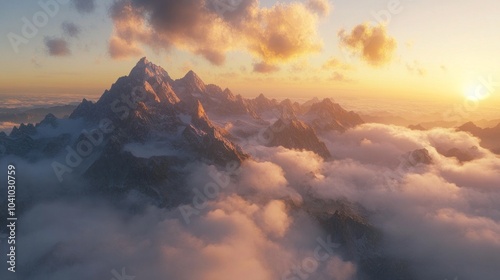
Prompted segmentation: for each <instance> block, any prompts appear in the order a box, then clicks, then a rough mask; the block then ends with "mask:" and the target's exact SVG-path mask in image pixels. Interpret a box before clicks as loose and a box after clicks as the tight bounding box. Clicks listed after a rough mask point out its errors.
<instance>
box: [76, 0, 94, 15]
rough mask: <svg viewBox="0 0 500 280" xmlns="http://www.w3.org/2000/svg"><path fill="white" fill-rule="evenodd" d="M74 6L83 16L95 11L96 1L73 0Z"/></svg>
mask: <svg viewBox="0 0 500 280" xmlns="http://www.w3.org/2000/svg"><path fill="white" fill-rule="evenodd" d="M73 4H74V5H75V8H76V10H77V11H78V12H79V13H81V14H88V13H92V12H93V11H94V10H95V0H73Z"/></svg>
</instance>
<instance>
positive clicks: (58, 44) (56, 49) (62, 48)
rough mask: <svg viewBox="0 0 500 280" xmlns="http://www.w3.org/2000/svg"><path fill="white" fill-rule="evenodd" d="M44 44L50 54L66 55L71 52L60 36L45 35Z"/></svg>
mask: <svg viewBox="0 0 500 280" xmlns="http://www.w3.org/2000/svg"><path fill="white" fill-rule="evenodd" d="M45 46H46V47H47V52H48V53H49V55H51V56H68V55H70V54H71V50H70V49H69V46H68V42H67V41H66V40H64V39H62V38H49V37H45Z"/></svg>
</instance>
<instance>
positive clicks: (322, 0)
mask: <svg viewBox="0 0 500 280" xmlns="http://www.w3.org/2000/svg"><path fill="white" fill-rule="evenodd" d="M307 7H308V8H309V9H310V10H311V11H313V12H316V13H318V14H319V15H321V16H327V15H328V14H329V13H330V3H329V2H328V0H308V1H307Z"/></svg>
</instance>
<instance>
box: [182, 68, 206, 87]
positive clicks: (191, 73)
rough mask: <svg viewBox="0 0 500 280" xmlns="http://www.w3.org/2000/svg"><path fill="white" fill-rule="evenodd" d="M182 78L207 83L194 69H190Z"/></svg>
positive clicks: (197, 82)
mask: <svg viewBox="0 0 500 280" xmlns="http://www.w3.org/2000/svg"><path fill="white" fill-rule="evenodd" d="M182 80H185V81H190V82H195V83H196V84H200V83H201V84H205V83H204V82H203V81H202V80H201V78H200V77H199V76H198V75H197V74H196V73H195V72H194V71H193V70H189V71H188V72H187V73H186V75H184V77H183V78H182Z"/></svg>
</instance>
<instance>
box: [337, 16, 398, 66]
mask: <svg viewBox="0 0 500 280" xmlns="http://www.w3.org/2000/svg"><path fill="white" fill-rule="evenodd" d="M338 36H339V38H340V43H341V46H344V47H347V48H348V49H350V50H352V51H354V52H355V53H357V54H359V55H360V56H361V57H362V58H363V60H365V61H366V62H367V63H369V64H371V65H374V66H380V65H383V64H387V63H389V62H390V61H391V60H392V58H393V56H394V52H395V50H396V47H397V43H396V40H395V39H394V38H393V37H391V36H389V35H388V34H387V29H386V27H385V26H384V25H379V26H371V25H369V24H360V25H358V26H356V27H354V28H353V30H352V31H351V32H350V33H349V32H347V31H346V30H344V29H342V30H340V31H339V33H338Z"/></svg>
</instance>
